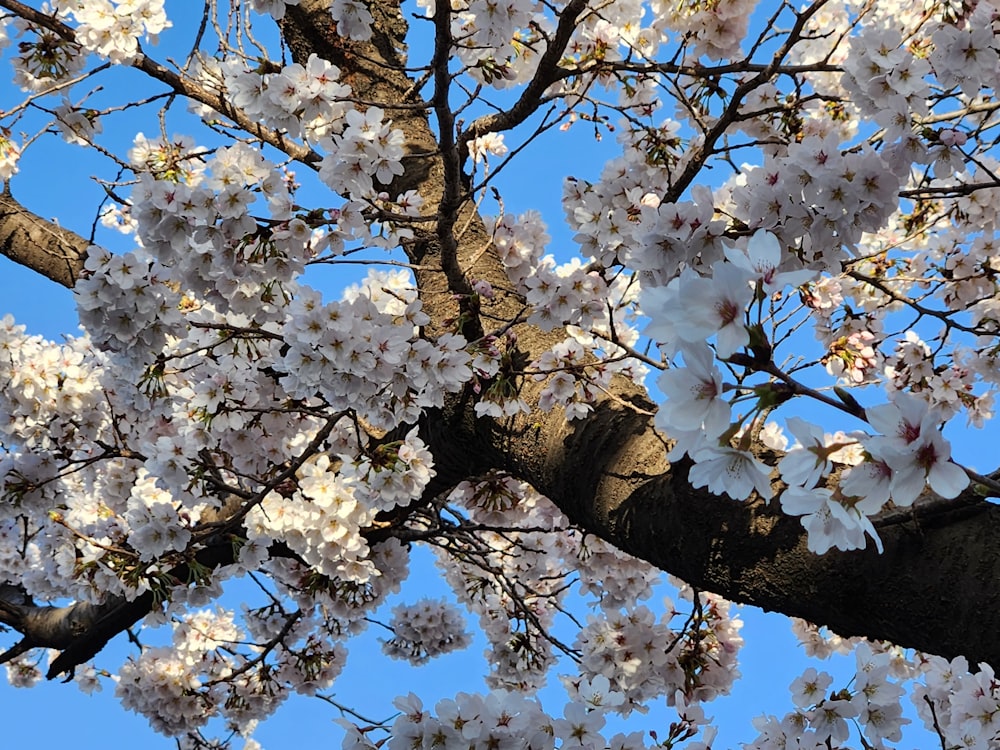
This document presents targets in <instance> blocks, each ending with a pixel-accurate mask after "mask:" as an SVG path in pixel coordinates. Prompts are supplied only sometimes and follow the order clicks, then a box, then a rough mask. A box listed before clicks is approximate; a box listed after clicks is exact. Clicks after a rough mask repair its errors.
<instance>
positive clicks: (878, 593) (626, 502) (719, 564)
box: [0, 0, 1000, 671]
mask: <svg viewBox="0 0 1000 750" xmlns="http://www.w3.org/2000/svg"><path fill="white" fill-rule="evenodd" d="M445 5H447V4H446V3H445ZM579 7H582V3H577V2H574V3H570V4H569V5H568V6H567V11H568V12H569V11H570V10H571V9H572V8H579ZM327 8H328V2H327V0H303V2H302V3H301V4H300V5H299V6H298V7H295V6H292V7H289V8H288V14H287V16H286V18H285V20H284V22H283V23H282V32H283V35H284V38H285V40H286V42H287V44H288V46H289V48H290V49H291V51H292V54H293V57H294V58H295V59H297V60H299V61H305V60H306V59H307V58H308V56H309V55H310V54H313V53H315V54H318V55H319V56H321V57H324V58H327V59H329V60H331V61H333V62H334V63H336V64H337V65H338V66H340V67H341V69H342V71H343V74H344V79H345V81H347V82H348V83H350V84H351V85H352V87H354V92H355V95H356V96H357V97H358V98H360V99H362V100H365V101H370V102H381V103H383V105H382V106H384V107H385V108H386V110H387V111H388V112H389V114H390V115H391V116H392V117H393V118H394V121H395V123H396V125H397V126H398V127H401V128H403V129H404V131H405V132H406V134H407V139H408V149H409V157H408V159H407V172H406V174H404V175H403V176H402V177H400V178H399V179H397V180H396V181H395V182H394V183H393V185H391V186H388V189H389V190H390V191H397V192H398V191H400V190H404V189H407V188H415V189H417V190H419V191H420V193H421V195H422V196H423V197H424V199H425V201H426V204H425V212H426V213H430V214H434V215H436V216H437V222H436V223H435V224H434V225H433V226H428V228H427V229H425V230H422V231H420V232H418V235H417V237H416V239H415V240H414V241H413V242H412V243H410V244H409V246H408V247H407V248H406V249H407V251H408V252H409V253H410V255H411V257H412V258H413V259H414V260H415V262H418V263H420V264H421V265H422V266H423V267H425V268H427V267H429V270H423V271H420V272H418V283H419V285H420V287H421V290H422V292H423V293H424V299H425V309H427V310H428V311H429V312H430V313H431V314H432V316H433V317H434V319H435V322H434V324H433V325H432V326H431V328H430V331H429V333H431V334H433V333H435V332H437V331H440V330H443V329H444V328H445V327H446V325H445V323H444V321H445V319H446V318H450V317H453V316H454V315H455V314H456V313H457V312H458V309H457V306H456V303H455V302H454V301H453V299H452V294H448V292H451V293H455V292H460V291H462V289H463V285H465V284H467V283H468V278H469V277H473V278H487V279H492V280H494V281H498V280H500V279H502V278H504V274H503V269H502V267H501V265H500V262H499V260H498V259H497V257H496V256H495V254H494V253H492V252H490V251H489V250H487V252H485V253H483V252H481V251H482V250H483V249H484V248H488V245H489V236H488V233H487V231H486V228H485V226H484V224H483V222H482V220H481V219H480V217H479V216H478V215H477V214H476V213H475V210H474V207H473V206H472V204H471V203H470V202H469V201H468V200H467V196H466V195H465V194H464V192H463V191H464V188H463V187H462V185H461V183H460V182H456V180H459V178H460V174H457V173H456V165H458V167H459V169H460V167H461V165H462V164H463V161H464V156H465V155H464V153H462V151H461V149H463V148H464V145H465V142H464V141H463V140H462V134H460V133H459V134H456V133H455V132H446V133H445V134H444V135H443V136H439V135H436V133H435V129H434V128H433V127H432V125H433V126H435V127H437V129H438V131H439V132H440V131H441V130H445V129H451V130H452V131H453V129H454V127H455V125H454V123H451V122H450V121H442V118H443V116H444V115H443V108H446V106H447V94H448V92H447V81H446V80H440V79H439V80H437V81H435V82H434V83H433V87H434V94H433V96H432V97H431V100H430V101H429V103H428V106H427V107H421V106H419V105H420V102H421V97H422V96H424V95H426V93H425V92H422V91H420V90H418V89H417V88H416V87H415V86H414V85H413V81H412V80H411V79H410V78H409V77H408V76H407V74H406V73H405V71H404V69H403V64H404V62H405V57H404V55H403V52H402V41H401V40H402V38H403V36H404V32H405V24H404V22H403V19H402V18H401V16H400V15H399V14H398V12H397V11H398V8H397V7H395V6H394V4H392V3H373V4H372V9H373V11H374V12H377V13H379V14H381V17H380V18H379V19H378V23H379V33H378V34H377V35H376V37H375V39H374V40H373V42H371V43H356V42H349V41H345V40H343V39H341V38H340V37H339V36H337V34H336V30H335V27H334V24H333V21H332V20H330V16H329V13H328V10H327ZM439 33H444V32H443V31H442V30H441V29H439ZM556 38H558V35H556ZM440 41H441V39H440V37H439V42H440ZM553 58H554V61H553V62H552V63H551V64H552V65H555V64H556V62H557V61H558V58H559V55H554V56H553ZM553 73H554V71H553V70H551V69H549V70H543V71H542V72H541V73H540V81H541V79H543V78H545V77H546V76H551V75H552V74H553ZM445 78H446V76H445ZM543 88H544V87H543ZM533 90H534V89H533ZM393 105H399V106H397V107H396V108H395V109H394V108H393ZM515 120H516V118H514V120H503V119H502V118H501V119H500V120H495V121H492V124H491V127H492V128H494V129H502V128H504V127H507V126H509V125H510V124H512V123H513V124H516V122H515ZM485 127H486V125H484V124H483V123H482V122H479V123H478V124H476V123H473V124H472V126H470V130H474V131H475V132H476V133H477V134H479V133H482V132H487V130H488V129H487V130H484V129H483V128H485ZM0 247H2V251H3V253H4V254H5V255H7V257H9V258H11V259H12V260H14V261H15V262H18V263H22V264H23V265H26V266H29V267H31V268H33V269H35V270H37V271H39V272H40V273H42V274H44V275H45V276H47V277H48V278H51V279H53V280H54V281H56V282H58V283H61V284H63V285H66V286H69V285H70V284H71V283H72V281H73V280H74V279H75V278H77V276H78V274H79V270H80V267H81V264H82V259H83V257H84V251H85V248H86V242H85V241H84V240H82V238H79V237H76V236H75V235H72V233H69V232H66V231H65V230H62V229H59V228H58V227H55V226H54V225H53V224H51V223H50V222H46V221H44V220H42V219H40V218H39V217H37V216H35V215H34V214H31V213H30V212H28V211H27V209H24V208H23V207H21V206H20V205H19V204H17V203H16V202H15V201H13V199H12V198H10V196H9V195H8V196H5V197H4V198H3V199H2V200H0ZM474 258H475V259H476V266H475V267H474V268H473V267H471V264H472V262H473V259H474ZM498 286H500V285H498ZM491 305H492V307H487V308H486V309H485V310H484V311H483V312H485V313H487V314H489V315H494V316H496V317H495V319H499V320H509V319H512V318H513V317H514V315H515V313H516V311H517V309H518V307H519V305H520V302H519V301H518V300H517V299H516V298H515V297H514V296H513V295H512V294H508V295H503V294H501V295H499V297H498V299H497V300H496V301H495V302H493V303H491ZM487 319H489V318H488V317H484V318H481V319H480V320H487ZM517 331H518V334H519V340H520V342H521V346H522V348H523V349H524V350H525V351H526V353H527V354H528V355H529V356H531V355H537V354H538V353H540V352H541V351H542V350H543V349H544V348H545V347H547V346H549V345H550V344H551V342H552V341H553V336H552V335H550V334H546V333H544V332H541V331H538V330H536V329H532V328H531V327H529V326H527V325H525V324H520V325H519V326H518V328H517ZM533 388H537V386H534V385H533V384H531V383H527V384H526V385H525V389H526V390H525V395H526V397H527V398H528V399H529V402H530V399H531V398H532V393H533V391H532V389H533ZM534 393H537V390H535V391H534ZM615 395H616V397H617V399H619V400H618V401H616V400H607V401H605V402H604V403H603V404H602V405H601V406H600V407H599V408H598V409H597V410H596V411H595V412H594V414H593V415H592V416H591V417H590V418H588V419H586V420H584V421H582V422H577V423H572V424H567V423H566V422H565V421H564V420H563V419H562V416H561V414H554V413H552V414H543V413H540V412H537V411H536V412H534V413H532V414H530V415H527V416H523V417H520V418H516V419H512V420H504V421H503V422H500V421H493V420H489V419H476V418H475V417H474V415H473V412H472V403H471V402H470V401H469V400H467V399H464V398H462V397H458V396H456V397H454V398H452V399H451V400H450V401H449V404H448V406H447V408H445V409H443V410H441V411H438V412H435V413H433V414H429V415H427V416H426V418H425V419H424V420H423V423H422V425H421V427H422V431H423V435H424V437H425V438H426V440H427V441H428V442H429V444H430V446H431V448H432V451H433V453H434V456H435V462H436V468H437V471H438V473H439V474H438V477H437V479H436V482H435V489H438V488H444V487H447V486H449V485H450V484H452V483H454V482H457V481H459V480H461V479H464V478H467V477H469V476H473V475H477V474H481V473H483V472H484V471H486V470H489V469H493V468H500V469H506V470H509V471H511V472H513V473H515V474H516V475H518V476H520V477H521V478H523V479H524V480H526V481H528V482H530V483H531V484H532V485H534V486H535V487H536V488H537V489H538V490H539V491H540V492H542V493H543V494H545V495H547V496H548V497H550V498H551V499H552V500H553V501H554V502H555V503H556V504H557V505H558V506H559V507H560V508H562V509H563V510H564V511H565V512H566V514H567V515H568V516H569V518H570V519H571V520H572V521H573V522H574V523H576V524H579V525H580V526H581V527H583V528H585V529H587V530H588V531H590V532H593V533H595V534H597V535H599V536H601V537H603V538H605V539H607V540H608V541H610V542H611V543H613V544H615V545H616V546H618V547H619V548H621V549H622V550H625V551H626V552H629V553H631V554H633V555H636V556H637V557H640V558H643V559H645V560H648V561H649V562H651V563H652V564H654V565H656V566H657V567H659V568H662V569H663V570H665V571H668V572H670V573H673V574H675V575H677V576H679V577H680V578H682V579H684V580H686V581H688V582H690V583H692V584H694V585H696V586H697V587H699V588H702V589H705V590H710V591H713V592H716V593H718V594H721V595H723V596H725V597H727V598H729V599H732V600H734V601H737V602H745V603H750V604H755V605H757V606H760V607H762V608H764V609H767V610H776V611H780V612H784V613H786V614H789V615H795V616H798V617H803V618H806V619H808V620H811V621H813V622H815V623H818V624H823V625H827V626H829V627H830V628H831V629H833V630H834V631H835V632H837V633H839V634H841V635H845V636H846V635H864V636H868V637H871V638H878V639H887V640H890V641H893V642H895V643H897V644H899V645H902V646H910V647H916V648H919V649H922V650H924V651H927V652H931V653H936V654H941V655H944V656H948V657H951V656H955V655H957V654H964V655H966V656H967V657H969V659H970V661H973V662H977V661H988V662H992V663H993V664H997V665H1000V642H998V641H997V639H995V638H994V636H993V633H994V632H996V631H997V630H1000V606H998V605H1000V543H998V541H997V540H998V539H1000V508H998V507H996V506H994V505H992V504H989V503H987V502H985V501H983V500H981V499H980V498H978V497H976V496H975V495H974V494H973V493H972V491H969V492H968V493H967V494H966V495H964V496H963V497H961V498H959V499H958V500H957V501H955V502H954V503H952V504H951V505H950V506H949V509H948V510H941V506H940V504H933V506H932V509H923V508H922V507H921V506H919V505H918V506H917V508H916V509H915V510H914V512H913V513H912V514H911V515H905V514H904V515H903V516H899V517H894V518H893V519H891V520H890V521H887V522H886V524H885V525H883V526H882V527H881V528H880V533H881V535H882V538H883V541H884V545H885V553H884V554H882V555H878V554H876V553H875V551H874V550H871V549H869V550H866V551H864V552H857V553H830V554H827V555H824V556H821V557H818V556H816V555H813V554H811V553H810V552H809V551H808V550H807V549H806V545H805V538H804V534H803V533H802V529H801V526H800V525H799V522H798V520H797V519H795V518H790V517H787V516H784V515H782V514H781V513H780V512H778V510H777V507H776V504H775V503H774V502H772V503H770V504H768V503H766V502H764V501H761V500H755V501H752V502H746V503H739V502H734V501H732V500H729V499H726V498H722V497H716V496H713V495H711V494H709V493H707V492H705V491H702V490H696V489H694V488H692V487H691V486H690V485H689V484H688V483H687V481H686V477H687V471H686V467H685V466H675V467H671V466H669V465H668V464H667V462H666V460H665V458H664V456H665V452H666V451H665V446H664V443H663V440H662V438H661V437H660V436H658V435H657V434H656V433H655V432H654V431H653V429H652V420H651V419H650V418H649V417H648V416H644V415H642V414H641V413H640V412H639V411H638V410H636V409H631V408H628V404H630V403H631V404H634V405H637V406H639V407H641V408H642V409H643V410H646V411H649V410H651V409H652V408H653V407H652V405H651V404H649V403H648V402H646V401H645V399H644V396H643V394H642V393H640V392H639V391H638V389H636V388H635V387H634V386H632V385H631V384H628V383H624V382H620V383H618V384H617V385H616V392H615ZM120 604H121V603H118V605H120ZM148 606H152V605H151V603H149V604H148V605H147V608H148ZM29 607H30V605H25V604H18V603H15V602H13V601H12V600H11V599H10V597H5V596H4V595H3V592H0V621H4V622H7V623H8V624H12V625H14V627H15V628H17V629H18V630H19V631H21V632H22V633H23V634H24V635H25V639H26V641H28V642H30V643H29V645H46V646H53V647H55V648H60V649H66V650H65V651H64V654H63V657H64V658H63V659H62V660H61V661H60V662H58V666H59V667H60V668H61V669H60V671H61V670H62V669H70V668H71V667H72V666H73V665H74V664H76V663H79V662H80V661H82V659H78V658H77V655H78V654H83V653H87V654H88V655H90V654H92V653H95V652H96V650H98V649H99V648H100V647H102V646H103V645H104V643H105V642H106V640H107V638H106V637H104V636H105V632H104V630H102V625H101V623H102V622H103V623H105V624H106V623H107V619H106V618H105V619H101V617H100V615H101V614H102V613H100V612H98V613H90V614H89V615H88V617H89V618H90V619H89V620H88V622H90V623H91V624H90V626H86V627H82V628H81V627H80V626H79V620H77V621H76V623H77V626H76V627H75V628H74V626H73V625H72V624H70V622H69V619H70V618H69V616H68V614H67V613H65V612H63V613H62V615H59V614H57V613H54V612H44V613H38V615H37V619H38V622H39V623H42V622H43V620H45V618H48V620H45V622H46V624H45V625H44V626H43V625H42V624H39V625H37V626H36V625H33V624H32V623H31V622H30V621H29V620H30V617H31V616H32V615H30V613H29V612H28V609H29ZM70 609H73V608H70ZM140 609H141V608H140ZM88 612H89V610H88ZM79 613H80V612H79V611H78V612H77V614H79ZM104 614H107V613H104ZM133 614H135V613H133V612H131V610H130V611H129V613H128V615H127V616H122V617H121V618H120V619H119V620H118V621H117V623H118V627H119V629H121V628H124V627H128V626H129V625H130V624H131V623H132V622H134V621H135V620H134V619H132V615H133ZM60 616H62V617H63V619H64V620H65V622H63V623H61V624H53V623H52V622H50V621H51V620H52V618H55V619H57V620H58V619H59V617H60ZM135 619H137V618H135ZM67 628H68V629H67ZM67 633H68V634H69V636H67V635H66V634H67ZM67 637H68V640H67ZM102 639H103V640H102ZM95 645H96V648H94V646H95ZM54 668H55V665H54Z"/></svg>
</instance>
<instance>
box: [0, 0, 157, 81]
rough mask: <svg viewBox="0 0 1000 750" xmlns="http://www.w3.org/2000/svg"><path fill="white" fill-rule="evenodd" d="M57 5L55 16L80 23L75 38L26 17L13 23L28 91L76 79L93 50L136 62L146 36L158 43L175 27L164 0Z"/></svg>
mask: <svg viewBox="0 0 1000 750" xmlns="http://www.w3.org/2000/svg"><path fill="white" fill-rule="evenodd" d="M51 6H53V7H50V8H49V10H50V11H51V12H52V13H53V15H55V16H57V17H59V18H61V19H72V20H73V21H75V22H76V27H75V28H74V30H73V36H72V38H67V37H64V36H62V35H60V34H58V33H57V32H56V31H54V30H51V29H48V28H44V27H39V26H36V25H35V24H34V23H32V22H30V21H27V20H24V19H22V18H20V17H17V18H15V19H14V22H13V23H14V27H15V29H16V30H17V36H19V37H22V41H21V42H20V43H19V44H18V50H19V52H20V54H19V55H18V56H17V57H15V58H14V59H13V63H14V70H15V81H16V83H17V84H18V85H19V86H21V87H22V88H23V89H25V90H29V91H43V90H45V89H49V88H51V87H53V86H57V85H59V84H62V83H65V82H66V81H68V80H70V79H72V78H73V77H74V76H76V75H77V74H79V73H80V72H81V71H82V70H83V68H84V66H85V65H86V61H87V53H88V52H90V53H94V54H97V55H99V56H100V57H103V58H106V59H107V60H110V61H111V62H112V63H116V64H128V63H131V62H132V61H133V60H135V58H136V56H137V55H138V54H139V40H140V39H143V38H145V39H146V40H148V41H150V42H155V41H156V37H157V35H158V34H160V33H161V32H162V31H164V30H165V29H167V28H169V27H170V25H171V24H170V21H169V20H167V16H166V13H165V12H164V9H163V0H120V2H112V0H89V1H88V2H79V1H78V0H54V2H52V3H51ZM0 46H2V45H0Z"/></svg>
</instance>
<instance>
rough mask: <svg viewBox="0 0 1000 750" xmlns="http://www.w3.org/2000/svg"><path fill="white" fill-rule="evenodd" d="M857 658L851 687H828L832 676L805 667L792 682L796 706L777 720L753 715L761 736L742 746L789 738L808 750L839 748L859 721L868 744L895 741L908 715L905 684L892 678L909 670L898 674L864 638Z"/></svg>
mask: <svg viewBox="0 0 1000 750" xmlns="http://www.w3.org/2000/svg"><path fill="white" fill-rule="evenodd" d="M855 659H856V662H857V673H856V676H855V679H854V680H853V682H852V683H851V687H850V689H844V690H838V691H834V690H830V686H831V685H832V684H833V677H832V676H830V675H829V674H827V673H826V672H818V671H817V670H816V669H815V668H813V667H810V668H808V669H807V670H806V671H805V672H804V673H803V674H802V675H801V676H800V677H798V678H796V679H795V681H794V682H792V684H791V687H790V689H791V693H792V702H793V703H794V704H795V706H796V709H795V711H794V712H792V713H789V714H787V715H786V716H784V717H783V718H782V719H780V720H779V719H778V718H777V717H775V716H761V717H759V718H758V719H755V720H754V726H755V727H756V729H757V730H758V731H759V732H760V735H759V736H758V737H757V739H756V740H754V741H753V742H752V743H750V744H748V745H744V747H745V748H746V749H747V750H779V748H786V747H789V743H795V747H800V748H804V749H808V750H821V749H822V748H828V747H831V746H832V747H842V746H843V744H842V743H844V742H846V741H847V740H848V739H849V737H850V733H851V726H852V724H856V725H858V726H859V728H860V731H861V733H862V735H863V739H862V742H863V743H864V745H865V746H866V747H884V746H885V745H884V743H885V742H887V741H888V742H897V741H899V740H900V738H901V736H902V735H901V728H902V726H903V725H905V724H908V723H910V720H909V719H905V718H903V716H902V713H903V709H902V706H901V705H900V698H901V697H902V695H903V688H902V687H900V685H899V683H898V682H895V681H893V679H892V678H894V677H895V678H899V677H901V676H902V677H909V675H908V674H905V673H904V674H899V673H898V670H899V668H898V665H897V664H896V663H895V662H894V659H893V654H892V653H891V652H889V651H882V650H875V649H873V648H872V647H871V646H869V644H867V643H862V644H860V645H859V646H858V647H857V649H856V650H855Z"/></svg>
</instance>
